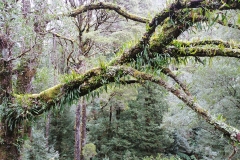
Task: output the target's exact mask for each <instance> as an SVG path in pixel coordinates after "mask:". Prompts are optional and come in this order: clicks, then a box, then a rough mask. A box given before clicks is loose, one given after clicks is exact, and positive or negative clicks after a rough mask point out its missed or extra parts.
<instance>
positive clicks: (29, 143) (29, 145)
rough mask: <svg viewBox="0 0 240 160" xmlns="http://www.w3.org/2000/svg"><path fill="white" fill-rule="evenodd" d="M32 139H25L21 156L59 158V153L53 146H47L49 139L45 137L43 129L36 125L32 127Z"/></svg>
mask: <svg viewBox="0 0 240 160" xmlns="http://www.w3.org/2000/svg"><path fill="white" fill-rule="evenodd" d="M31 138H32V139H28V140H25V141H24V144H23V149H22V151H21V157H22V159H24V160H42V159H51V160H57V159H58V157H59V154H58V152H57V151H56V150H54V148H53V146H50V147H46V144H47V143H48V142H47V139H46V138H45V137H44V133H43V131H42V130H39V129H37V128H36V127H33V128H32V137H31Z"/></svg>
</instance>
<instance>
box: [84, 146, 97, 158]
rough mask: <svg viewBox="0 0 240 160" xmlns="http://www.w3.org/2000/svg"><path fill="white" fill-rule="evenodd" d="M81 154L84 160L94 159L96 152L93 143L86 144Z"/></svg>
mask: <svg viewBox="0 0 240 160" xmlns="http://www.w3.org/2000/svg"><path fill="white" fill-rule="evenodd" d="M82 154H83V156H84V158H86V160H89V159H90V158H92V157H94V156H95V155H96V154H97V152H96V146H95V145H94V144H93V143H88V144H86V145H85V146H84V147H83V151H82Z"/></svg>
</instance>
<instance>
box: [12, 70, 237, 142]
mask: <svg viewBox="0 0 240 160" xmlns="http://www.w3.org/2000/svg"><path fill="white" fill-rule="evenodd" d="M126 75H130V76H132V77H134V78H136V79H139V80H148V81H151V82H154V83H156V84H158V85H160V86H162V87H164V88H165V89H166V90H167V91H169V92H171V93H173V94H174V95H175V96H176V97H178V98H179V99H180V100H182V101H183V102H184V103H185V104H186V105H187V106H188V107H190V108H191V109H192V110H194V111H195V112H196V113H197V114H198V115H199V116H201V117H202V118H204V119H205V120H206V121H207V122H208V123H209V124H211V125H213V126H214V127H215V128H216V129H218V130H220V131H221V132H223V133H224V134H225V135H226V136H228V137H230V138H231V139H232V140H234V141H239V140H238V139H237V135H238V134H239V133H240V131H239V130H238V129H236V128H234V127H232V126H230V125H227V124H226V123H224V122H220V121H219V120H217V119H216V118H214V117H213V116H211V114H210V113H208V111H207V110H205V109H203V108H202V107H201V106H200V105H198V104H197V103H196V102H195V101H194V100H193V98H192V97H191V96H187V95H186V94H185V93H184V92H182V91H181V90H179V89H176V88H174V87H172V86H170V85H169V84H167V83H166V82H165V81H163V80H162V79H161V78H160V77H155V76H153V75H151V74H147V73H144V72H140V71H138V70H135V69H133V68H130V67H125V66H114V67H107V68H95V69H93V70H90V71H89V72H87V73H86V74H84V75H83V76H80V77H78V78H75V79H73V80H71V81H69V82H67V83H64V84H59V85H56V86H54V87H52V88H50V89H47V90H45V91H43V92H41V93H39V94H32V95H28V96H27V97H21V96H20V95H15V97H16V98H17V99H18V100H21V99H22V100H24V102H23V101H22V103H25V102H31V103H34V104H31V105H30V106H35V107H31V108H26V110H25V111H24V112H23V113H21V114H20V115H18V116H17V117H18V118H21V119H24V118H26V117H27V114H30V113H31V114H33V115H38V114H41V113H42V112H45V111H46V110H49V109H51V107H53V106H56V105H57V106H58V105H60V106H61V105H63V104H65V103H69V101H73V100H74V99H77V98H79V96H84V95H86V94H88V93H89V92H91V91H93V90H96V89H97V88H99V87H101V86H103V85H106V84H108V83H111V82H115V81H117V79H116V78H115V77H124V76H126ZM103 78H105V80H104V83H103V81H102V79H103ZM18 102H19V101H18ZM43 103H44V104H45V105H43ZM18 112H19V110H18ZM10 113H11V114H12V113H13V112H12V111H11V112H10ZM15 116H16V115H15ZM23 116H25V117H23Z"/></svg>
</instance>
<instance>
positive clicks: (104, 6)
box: [68, 2, 149, 23]
mask: <svg viewBox="0 0 240 160" xmlns="http://www.w3.org/2000/svg"><path fill="white" fill-rule="evenodd" d="M98 9H108V10H113V11H115V12H117V13H118V14H120V15H122V16H123V17H125V18H127V19H131V20H133V21H137V22H141V23H147V22H149V19H147V18H144V17H140V16H137V15H134V14H131V13H128V12H127V11H125V10H124V9H123V8H122V7H120V6H117V5H115V4H112V3H105V2H99V3H92V4H88V5H82V6H80V7H78V8H76V9H74V10H73V11H71V12H70V13H69V14H68V16H71V17H75V16H77V15H78V14H82V13H84V12H87V11H89V10H98Z"/></svg>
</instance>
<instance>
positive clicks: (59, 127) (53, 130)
mask: <svg viewBox="0 0 240 160" xmlns="http://www.w3.org/2000/svg"><path fill="white" fill-rule="evenodd" d="M73 114H74V108H72V109H69V108H65V109H64V110H63V111H62V112H61V113H55V114H51V121H50V125H51V127H50V133H49V143H50V144H51V145H52V146H53V147H54V149H55V150H56V151H58V153H59V159H60V160H71V159H74V149H73V146H74V115H73Z"/></svg>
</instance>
